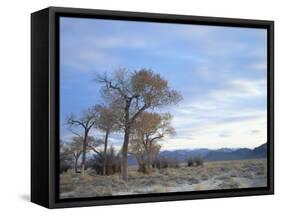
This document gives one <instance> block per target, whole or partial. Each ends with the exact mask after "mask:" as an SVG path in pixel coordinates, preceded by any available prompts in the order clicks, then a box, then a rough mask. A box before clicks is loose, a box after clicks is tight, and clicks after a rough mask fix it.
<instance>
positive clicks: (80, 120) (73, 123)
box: [66, 105, 100, 176]
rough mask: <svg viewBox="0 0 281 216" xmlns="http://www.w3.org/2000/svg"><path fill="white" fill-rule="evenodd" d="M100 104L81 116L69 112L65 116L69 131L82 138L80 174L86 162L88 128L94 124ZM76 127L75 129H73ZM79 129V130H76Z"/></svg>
mask: <svg viewBox="0 0 281 216" xmlns="http://www.w3.org/2000/svg"><path fill="white" fill-rule="evenodd" d="M99 109H100V106H98V105H96V106H93V107H91V108H89V109H88V110H86V111H85V112H84V113H83V114H82V115H81V117H76V116H75V115H74V114H71V115H70V116H69V117H67V120H66V123H67V124H68V125H69V129H70V131H71V132H72V133H73V134H75V135H77V136H78V137H81V139H82V162H81V174H82V175H83V176H84V175H85V162H86V152H87V145H88V141H89V140H88V138H89V133H90V130H91V129H92V128H93V126H94V124H95V123H96V122H97V119H98V115H99ZM75 129H76V131H75ZM77 130H79V131H77Z"/></svg>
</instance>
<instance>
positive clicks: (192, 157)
mask: <svg viewBox="0 0 281 216" xmlns="http://www.w3.org/2000/svg"><path fill="white" fill-rule="evenodd" d="M59 35H60V38H59V44H60V47H59V50H60V53H59V55H60V65H59V66H60V69H59V71H60V99H59V101H60V105H59V106H60V112H59V113H60V143H59V145H60V152H59V160H60V164H59V197H60V199H68V198H86V197H105V196H119V195H137V194H155V193H157V194H158V193H172V192H188V191H209V190H226V189H237V190H238V189H241V188H261V187H266V186H267V31H266V29H261V28H246V27H226V26H211V25H194V24H193V25H191V24H175V23H174V24H173V23H156V22H141V21H125V20H109V19H95V18H74V17H60V18H59Z"/></svg>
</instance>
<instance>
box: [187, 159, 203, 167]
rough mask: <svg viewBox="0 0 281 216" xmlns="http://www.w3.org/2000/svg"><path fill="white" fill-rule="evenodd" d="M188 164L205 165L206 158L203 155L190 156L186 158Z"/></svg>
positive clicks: (190, 165)
mask: <svg viewBox="0 0 281 216" xmlns="http://www.w3.org/2000/svg"><path fill="white" fill-rule="evenodd" d="M186 163H187V166H189V167H192V166H203V165H204V160H203V158H202V157H201V156H196V157H190V158H187V159H186Z"/></svg>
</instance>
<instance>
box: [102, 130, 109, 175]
mask: <svg viewBox="0 0 281 216" xmlns="http://www.w3.org/2000/svg"><path fill="white" fill-rule="evenodd" d="M108 135H109V130H107V131H106V132H105V139H104V151H103V157H104V158H103V175H106V164H107V155H106V151H107V142H108Z"/></svg>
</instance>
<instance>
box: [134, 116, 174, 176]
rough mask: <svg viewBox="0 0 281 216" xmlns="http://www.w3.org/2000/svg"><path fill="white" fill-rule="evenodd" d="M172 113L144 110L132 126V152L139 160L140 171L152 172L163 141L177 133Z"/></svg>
mask: <svg viewBox="0 0 281 216" xmlns="http://www.w3.org/2000/svg"><path fill="white" fill-rule="evenodd" d="M171 119H172V115H171V114H169V113H165V114H163V115H160V114H158V113H150V112H143V113H142V114H140V115H139V116H138V117H137V119H136V120H135V122H134V124H133V126H132V133H131V134H132V135H131V142H130V152H131V153H132V154H133V155H135V157H136V158H137V160H138V162H139V171H141V172H144V173H148V174H149V173H151V171H152V162H153V160H155V159H156V156H157V155H158V154H159V151H160V148H161V145H160V144H159V141H161V140H162V139H163V138H164V137H166V136H172V135H174V134H175V130H174V128H173V127H172V126H171Z"/></svg>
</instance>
